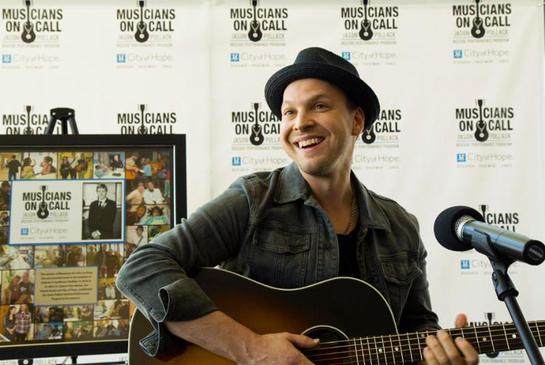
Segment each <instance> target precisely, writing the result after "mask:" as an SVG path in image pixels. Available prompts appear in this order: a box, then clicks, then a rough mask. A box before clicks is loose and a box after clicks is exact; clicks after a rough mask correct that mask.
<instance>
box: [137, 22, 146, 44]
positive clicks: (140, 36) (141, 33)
mask: <svg viewBox="0 0 545 365" xmlns="http://www.w3.org/2000/svg"><path fill="white" fill-rule="evenodd" d="M134 38H135V39H136V40H137V41H138V42H140V43H144V42H147V40H148V39H149V32H148V27H147V25H146V23H144V21H142V20H141V21H139V22H138V24H137V25H136V33H135V35H134Z"/></svg>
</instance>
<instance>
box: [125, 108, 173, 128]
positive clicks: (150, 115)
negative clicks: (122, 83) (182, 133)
mask: <svg viewBox="0 0 545 365" xmlns="http://www.w3.org/2000/svg"><path fill="white" fill-rule="evenodd" d="M134 109H135V110H134V111H132V112H123V113H117V125H118V126H120V133H121V134H173V133H174V125H175V124H176V122H177V119H178V117H177V114H176V112H172V111H154V110H150V109H149V108H148V106H147V105H146V104H138V105H137V107H135V108H134Z"/></svg>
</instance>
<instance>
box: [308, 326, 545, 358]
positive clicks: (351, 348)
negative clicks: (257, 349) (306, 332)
mask: <svg viewBox="0 0 545 365" xmlns="http://www.w3.org/2000/svg"><path fill="white" fill-rule="evenodd" d="M531 324H535V326H534V327H535V328H536V329H537V330H538V335H540V334H541V333H540V332H541V330H542V329H545V322H544V323H543V325H542V324H541V323H537V322H533V323H531ZM510 325H511V326H513V325H512V324H508V325H507V326H510ZM481 328H486V327H481ZM475 329H477V328H475ZM506 329H507V328H506ZM488 332H494V333H498V332H504V331H503V330H491V331H487V333H488ZM421 333H428V334H429V331H425V332H421ZM503 334H504V335H507V334H506V333H503ZM532 334H533V336H534V337H535V334H534V333H532ZM409 335H410V334H409ZM544 335H545V333H544ZM395 337H398V336H397V335H385V336H373V337H368V338H367V341H366V342H367V349H365V345H364V343H363V341H362V339H363V338H355V339H351V340H341V341H329V342H324V343H322V345H328V344H336V343H337V344H338V343H343V342H344V343H349V342H350V344H347V345H342V346H327V347H319V348H313V349H308V350H305V354H306V355H307V356H309V358H311V357H312V359H316V360H322V359H320V358H322V357H327V359H323V360H324V361H325V360H329V361H331V360H334V359H338V358H331V356H333V355H345V354H354V353H358V352H361V354H362V355H361V356H362V359H363V360H364V359H365V357H366V356H367V355H369V358H370V360H372V359H371V358H374V357H377V358H378V359H379V358H381V357H383V356H384V358H385V361H386V362H387V356H388V355H389V356H390V358H393V359H394V361H396V354H398V355H397V357H400V358H401V359H402V360H403V359H404V358H405V356H404V355H407V360H408V359H409V358H411V361H414V356H413V352H412V351H411V350H412V349H411V348H410V349H409V350H406V349H404V348H403V346H406V345H404V344H403V343H402V342H403V341H401V342H400V341H398V339H395V343H396V345H398V346H394V340H393V339H392V338H395ZM371 338H372V339H373V345H372V347H373V348H374V351H372V348H371V342H370V341H369V339H371ZM377 338H380V341H378V343H381V344H382V345H383V346H382V347H380V349H383V351H381V352H380V351H377V350H376V349H377V346H376V344H377V341H376V339H377ZM399 338H401V335H399ZM464 338H465V339H466V340H476V339H477V337H474V336H465V337H464ZM538 338H539V340H540V341H539V342H540V343H541V346H543V342H542V340H541V337H540V336H538ZM385 339H386V342H385ZM388 339H389V340H390V341H388ZM417 339H418V340H420V337H417ZM422 339H423V340H424V338H422ZM358 340H359V342H360V343H359V344H358V343H357V342H358ZM388 342H390V343H389V344H388ZM407 343H409V341H407ZM505 343H506V344H507V345H508V349H509V344H512V345H513V346H515V347H516V346H521V345H522V340H521V338H520V337H516V338H512V339H511V340H509V341H507V340H506V341H505ZM419 345H420V346H419V347H418V348H415V352H417V355H418V354H419V355H420V358H418V359H419V360H420V359H422V357H423V356H422V346H421V344H420V341H419ZM483 345H486V346H490V349H489V350H490V351H494V350H495V349H494V347H493V346H492V343H491V342H488V341H487V342H486V343H483ZM388 347H389V348H391V350H387V348H388ZM395 347H397V348H398V349H399V350H396V351H392V350H394V348H395ZM411 347H414V346H411ZM332 349H339V350H341V349H343V350H344V349H347V351H336V352H329V353H324V350H332ZM479 349H480V346H479ZM316 351H318V353H314V354H313V353H312V352H316ZM320 351H321V353H320ZM485 352H488V351H485ZM349 357H359V356H357V355H356V356H355V355H351V356H348V358H349ZM417 357H418V356H417ZM343 358H347V357H346V356H343V357H341V358H340V359H343Z"/></svg>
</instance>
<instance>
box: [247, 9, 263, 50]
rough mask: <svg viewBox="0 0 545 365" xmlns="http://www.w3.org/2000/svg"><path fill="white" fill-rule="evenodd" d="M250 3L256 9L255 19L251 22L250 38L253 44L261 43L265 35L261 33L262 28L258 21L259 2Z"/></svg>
mask: <svg viewBox="0 0 545 365" xmlns="http://www.w3.org/2000/svg"><path fill="white" fill-rule="evenodd" d="M250 3H251V4H252V7H253V8H254V19H253V20H252V21H251V22H250V31H249V32H248V38H249V39H250V40H251V41H252V42H259V41H260V40H261V38H262V37H263V33H262V32H261V26H260V25H259V22H258V21H257V14H256V13H257V12H256V7H257V0H251V1H250Z"/></svg>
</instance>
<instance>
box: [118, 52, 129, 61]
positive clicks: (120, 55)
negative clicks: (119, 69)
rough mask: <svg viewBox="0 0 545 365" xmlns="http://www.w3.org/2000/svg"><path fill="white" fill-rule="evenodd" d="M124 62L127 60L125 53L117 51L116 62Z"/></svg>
mask: <svg viewBox="0 0 545 365" xmlns="http://www.w3.org/2000/svg"><path fill="white" fill-rule="evenodd" d="M125 62H127V55H126V54H125V53H118V54H117V63H125Z"/></svg>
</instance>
